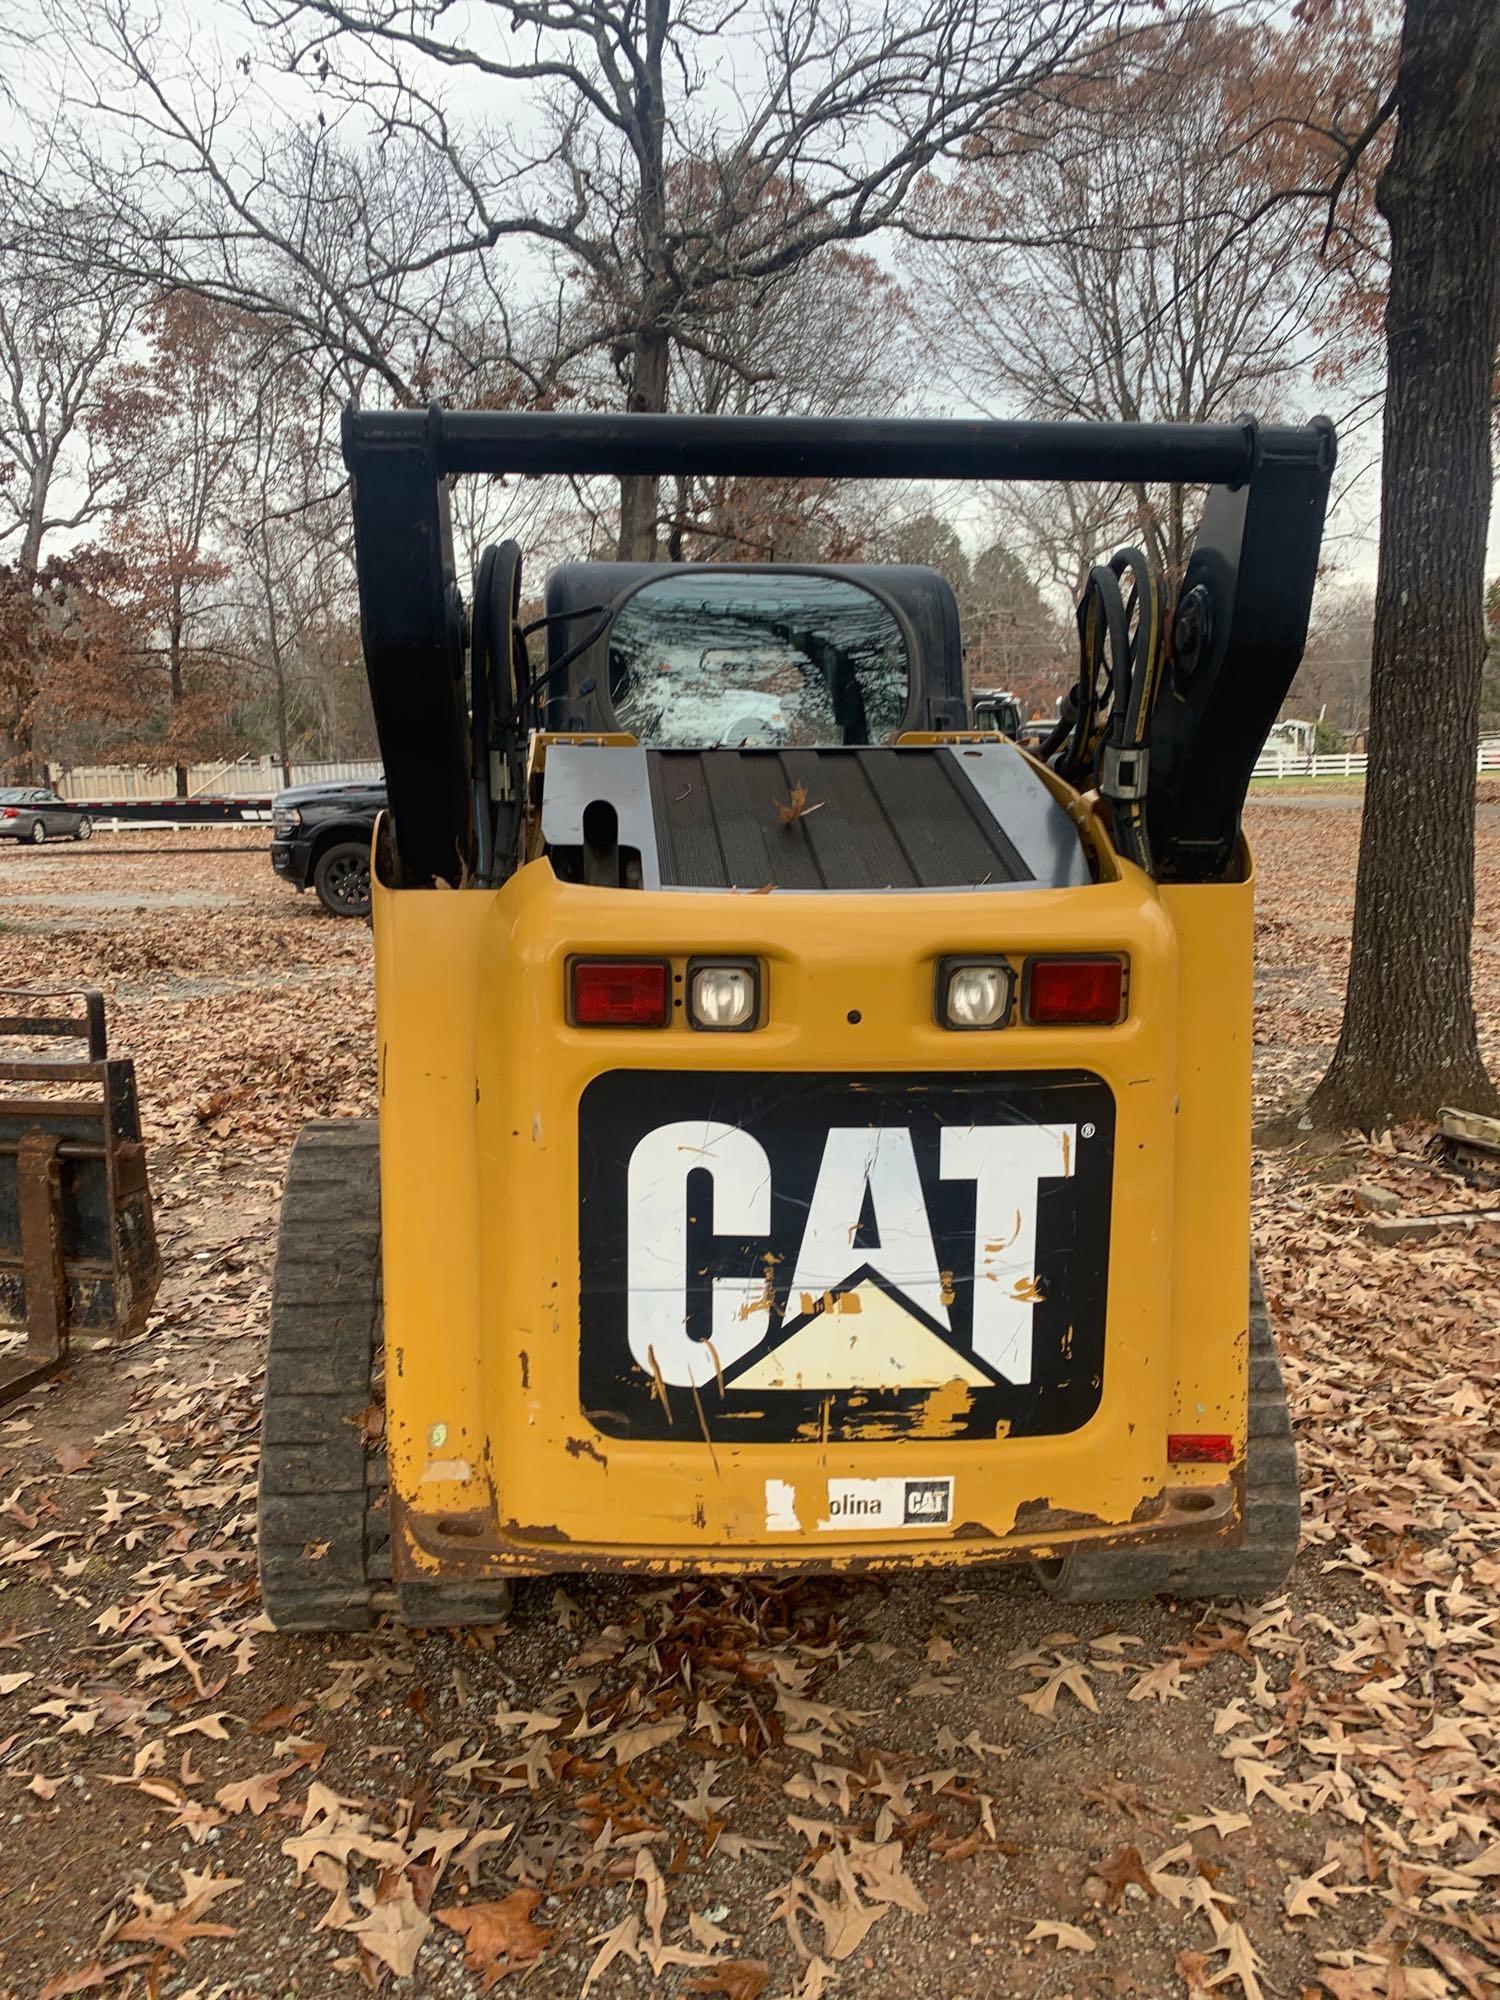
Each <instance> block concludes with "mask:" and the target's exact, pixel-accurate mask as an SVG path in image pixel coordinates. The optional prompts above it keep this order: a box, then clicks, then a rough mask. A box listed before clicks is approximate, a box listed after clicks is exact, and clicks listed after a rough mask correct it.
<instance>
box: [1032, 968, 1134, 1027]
mask: <svg viewBox="0 0 1500 2000" xmlns="http://www.w3.org/2000/svg"><path fill="white" fill-rule="evenodd" d="M1124 997H1125V963H1124V960H1123V959H1119V958H1028V959H1027V961H1026V975H1025V989H1024V995H1023V999H1022V1003H1021V1010H1022V1013H1023V1015H1024V1016H1025V1019H1026V1020H1027V1022H1028V1023H1029V1024H1030V1025H1031V1026H1032V1027H1034V1028H1055V1027H1062V1026H1065V1025H1073V1026H1092V1027H1110V1026H1112V1025H1113V1024H1114V1023H1115V1022H1116V1021H1118V1020H1119V1018H1120V1013H1121V1007H1122V1003H1123V1001H1124Z"/></svg>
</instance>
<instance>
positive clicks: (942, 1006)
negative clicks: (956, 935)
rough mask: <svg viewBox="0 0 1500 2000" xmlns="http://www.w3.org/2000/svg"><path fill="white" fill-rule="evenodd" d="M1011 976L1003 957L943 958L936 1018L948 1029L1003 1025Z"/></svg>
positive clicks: (1011, 988)
mask: <svg viewBox="0 0 1500 2000" xmlns="http://www.w3.org/2000/svg"><path fill="white" fill-rule="evenodd" d="M1014 991H1015V975H1014V973H1013V972H1012V971H1011V969H1010V966H1009V964H1008V963H1007V962H1006V960H1004V959H1003V958H988V959H953V958H945V959H944V960H943V961H942V963H941V964H940V965H939V967H938V995H937V998H938V1008H937V1012H938V1019H939V1020H940V1021H941V1022H942V1023H943V1025H944V1026H945V1027H948V1028H1003V1027H1004V1026H1005V1024H1006V1022H1007V1021H1008V1020H1009V1019H1010V1007H1011V998H1012V995H1013V993H1014Z"/></svg>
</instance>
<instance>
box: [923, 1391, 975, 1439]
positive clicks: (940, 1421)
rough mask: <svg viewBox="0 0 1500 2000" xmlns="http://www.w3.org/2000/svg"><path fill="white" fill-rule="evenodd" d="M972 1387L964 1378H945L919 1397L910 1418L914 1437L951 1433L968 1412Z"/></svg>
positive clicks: (943, 1435)
mask: <svg viewBox="0 0 1500 2000" xmlns="http://www.w3.org/2000/svg"><path fill="white" fill-rule="evenodd" d="M973 1401H974V1391H973V1390H972V1389H971V1388H970V1387H969V1386H968V1384H967V1383H965V1382H958V1381H954V1382H944V1383H943V1384H942V1386H941V1387H940V1388H937V1389H934V1390H933V1391H932V1393H931V1395H929V1396H926V1397H924V1398H923V1400H922V1407H921V1408H920V1409H919V1410H918V1411H917V1414H916V1416H915V1418H914V1419H913V1421H912V1426H911V1435H912V1436H913V1437H914V1438H940V1437H952V1436H953V1435H954V1433H955V1432H956V1431H958V1430H959V1429H960V1428H961V1427H962V1425H963V1422H964V1419H965V1418H966V1417H967V1416H968V1414H969V1406H970V1404H971V1403H972V1402H973Z"/></svg>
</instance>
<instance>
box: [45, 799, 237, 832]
mask: <svg viewBox="0 0 1500 2000" xmlns="http://www.w3.org/2000/svg"><path fill="white" fill-rule="evenodd" d="M68 804H69V805H70V806H77V807H80V808H81V809H82V810H83V811H84V812H86V813H89V814H90V815H91V816H92V817H93V819H94V821H95V823H96V824H108V823H110V822H111V821H113V822H115V823H116V824H118V825H120V826H137V827H139V826H155V827H171V826H241V825H259V824H262V823H266V824H268V823H269V821H270V818H271V796H270V794H269V793H267V794H266V795H265V797H263V798H253V799H225V798H196V799H69V801H68Z"/></svg>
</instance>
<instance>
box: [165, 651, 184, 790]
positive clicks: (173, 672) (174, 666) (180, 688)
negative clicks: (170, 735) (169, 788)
mask: <svg viewBox="0 0 1500 2000" xmlns="http://www.w3.org/2000/svg"><path fill="white" fill-rule="evenodd" d="M167 685H168V689H169V692H170V695H171V704H172V719H173V721H174V722H175V721H176V719H177V710H178V709H179V708H180V707H181V705H182V698H183V695H184V694H185V692H186V688H185V685H184V682H183V678H182V620H181V619H180V618H179V617H177V616H175V615H174V616H173V618H172V620H171V622H170V624H169V625H168V627H167ZM175 769H176V776H177V787H176V791H177V797H178V798H179V799H185V798H186V797H187V795H188V767H187V765H186V764H178V765H177V766H176V767H175Z"/></svg>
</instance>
